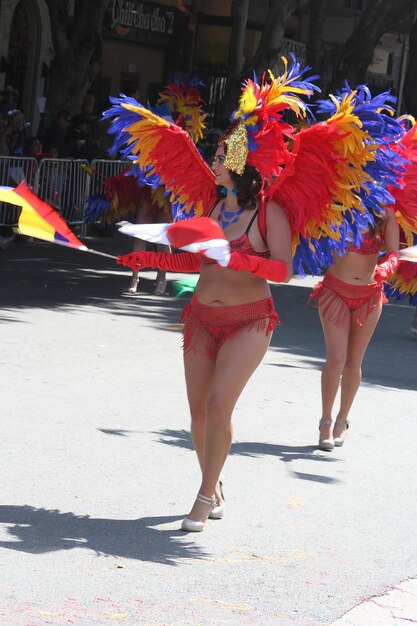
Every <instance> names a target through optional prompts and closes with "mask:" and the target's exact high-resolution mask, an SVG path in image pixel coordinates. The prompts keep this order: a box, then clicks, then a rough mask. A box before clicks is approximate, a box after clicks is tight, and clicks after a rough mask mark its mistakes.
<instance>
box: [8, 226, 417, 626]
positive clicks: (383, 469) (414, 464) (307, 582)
mask: <svg viewBox="0 0 417 626" xmlns="http://www.w3.org/2000/svg"><path fill="white" fill-rule="evenodd" d="M130 243H131V242H130V241H129V240H128V239H125V238H123V239H122V238H120V236H116V237H115V238H109V239H104V238H103V239H98V240H97V241H95V240H91V241H89V242H88V245H90V246H91V247H96V248H97V249H101V250H104V251H107V252H110V253H112V252H119V253H122V252H126V251H128V249H129V248H130ZM154 276H155V273H153V272H146V273H143V275H142V289H143V291H144V293H143V294H142V295H140V296H127V295H124V294H122V291H123V290H124V289H125V288H126V287H127V286H128V283H129V277H128V272H127V271H125V270H124V269H122V268H120V267H118V266H117V265H113V264H112V262H111V261H109V260H108V259H103V258H101V257H96V256H93V255H88V254H85V253H81V252H75V251H73V250H67V249H64V248H61V247H59V246H53V245H49V244H44V243H42V242H27V241H26V242H22V241H17V242H16V243H14V244H13V245H12V246H11V247H9V248H8V249H7V250H5V251H0V277H1V278H0V280H1V294H0V298H1V313H0V321H1V323H0V341H1V353H0V354H1V357H0V358H1V365H2V368H1V372H2V374H1V382H2V386H1V391H2V409H3V410H2V420H1V426H0V428H1V431H0V436H1V454H0V476H1V502H0V623H1V624H6V625H7V626H21V625H25V626H38V625H42V626H43V625H44V624H53V625H61V624H77V625H82V626H90V625H93V624H100V625H105V624H115V623H121V624H127V625H131V624H132V625H146V626H151V625H152V626H174V625H175V626H220V625H224V624H227V625H236V626H238V625H239V626H240V625H246V624H250V625H256V626H258V625H259V626H270V625H274V626H275V625H278V626H326V625H329V626H330V625H331V624H333V625H337V626H376V625H378V626H394V625H395V626H399V625H405V624H409V623H417V584H416V581H415V580H413V579H415V578H417V541H416V522H415V520H416V517H417V511H416V509H417V497H416V496H417V487H416V475H417V455H416V454H415V449H416V442H417V420H416V415H417V341H416V340H415V339H413V338H411V337H410V335H409V334H408V328H409V325H410V321H411V317H412V313H413V311H412V309H411V307H409V306H407V305H398V304H390V305H388V306H386V307H385V308H384V312H383V316H382V318H381V321H380V324H379V326H378V328H377V331H376V333H375V336H374V338H373V340H372V344H371V346H370V347H369V350H368V353H367V355H366V359H365V363H364V368H363V369H364V371H363V384H362V387H361V389H360V392H359V395H358V397H357V400H356V403H355V405H354V408H353V411H352V415H351V422H352V425H351V428H350V431H349V435H348V439H347V442H346V444H345V446H344V447H343V448H341V449H338V450H337V451H336V452H334V453H324V452H320V451H318V450H317V449H316V448H315V445H316V444H317V438H318V419H319V416H320V368H321V365H322V362H323V358H324V354H325V353H324V346H323V341H322V335H321V329H320V324H319V321H318V318H317V312H316V310H314V309H313V308H310V307H308V308H307V307H306V306H305V303H306V301H307V297H308V294H309V289H310V286H311V284H312V283H313V282H314V279H306V280H304V281H302V280H301V279H294V280H293V281H292V282H291V283H290V284H289V285H274V286H272V291H273V296H274V299H275V302H276V306H277V309H278V312H279V314H280V317H281V320H282V323H283V325H282V327H281V328H279V329H277V330H276V331H275V334H274V338H273V341H272V344H271V348H270V350H269V351H268V353H267V355H266V356H265V358H264V360H263V363H262V364H261V366H260V367H259V369H258V370H257V372H256V373H255V375H254V376H253V378H252V380H251V381H250V383H249V385H248V387H247V389H246V390H245V392H244V394H243V395H242V397H241V399H240V400H239V402H238V405H237V408H236V413H235V419H234V423H235V440H234V443H233V446H232V450H231V454H230V456H229V459H228V461H227V464H226V467H225V490H226V498H227V502H226V504H227V510H226V516H225V518H224V519H223V520H222V521H214V520H213V521H211V522H210V523H209V525H208V527H207V528H206V530H205V531H204V532H203V533H201V534H197V535H191V534H185V533H182V532H181V531H180V530H179V525H180V520H181V519H182V517H183V516H184V515H185V514H186V513H187V512H188V510H189V508H190V506H191V504H192V501H193V499H194V497H195V494H196V489H197V487H198V482H199V474H198V468H197V463H196V459H195V456H194V453H193V451H192V446H191V442H190V437H189V433H188V428H189V417H188V411H187V404H186V397H185V388H184V381H183V376H182V360H181V350H180V348H181V336H180V332H179V329H178V319H179V316H180V311H181V308H182V306H183V305H184V303H185V302H186V301H187V299H179V300H177V299H175V298H174V297H172V296H168V297H165V298H158V297H154V296H152V295H150V294H151V288H152V281H153V279H154ZM174 278H175V276H174Z"/></svg>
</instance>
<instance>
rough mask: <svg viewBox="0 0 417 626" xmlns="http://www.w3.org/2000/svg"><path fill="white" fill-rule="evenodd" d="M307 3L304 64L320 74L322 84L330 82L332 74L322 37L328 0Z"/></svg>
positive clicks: (312, 0)
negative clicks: (307, 21) (307, 16)
mask: <svg viewBox="0 0 417 626" xmlns="http://www.w3.org/2000/svg"><path fill="white" fill-rule="evenodd" d="M309 5H310V16H309V28H308V40H307V47H306V64H307V65H310V66H311V67H312V69H313V72H314V74H315V73H316V72H317V73H318V74H319V75H320V81H321V85H322V86H323V85H326V84H328V83H329V82H330V80H331V79H332V75H333V70H332V68H329V64H328V55H326V49H325V45H324V37H323V33H324V24H325V21H326V18H327V16H328V13H327V8H328V0H309ZM329 72H330V75H329Z"/></svg>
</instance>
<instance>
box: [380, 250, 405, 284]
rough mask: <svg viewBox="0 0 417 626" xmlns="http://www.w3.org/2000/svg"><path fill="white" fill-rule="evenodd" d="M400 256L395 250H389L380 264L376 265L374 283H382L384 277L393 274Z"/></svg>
mask: <svg viewBox="0 0 417 626" xmlns="http://www.w3.org/2000/svg"><path fill="white" fill-rule="evenodd" d="M399 261H400V257H399V256H398V254H397V253H396V252H391V253H390V254H389V255H388V256H387V258H386V260H385V261H384V262H383V263H381V264H380V265H377V266H376V269H375V274H374V280H375V282H376V283H383V282H384V280H385V279H386V278H389V277H390V276H392V275H393V273H394V272H395V270H396V269H397V267H398V263H399Z"/></svg>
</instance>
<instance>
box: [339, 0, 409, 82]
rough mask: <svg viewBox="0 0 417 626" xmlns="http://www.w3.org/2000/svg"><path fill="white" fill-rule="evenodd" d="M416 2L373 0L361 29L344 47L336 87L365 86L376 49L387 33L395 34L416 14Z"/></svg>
mask: <svg viewBox="0 0 417 626" xmlns="http://www.w3.org/2000/svg"><path fill="white" fill-rule="evenodd" d="M414 9H415V0H396V2H395V3H394V2H392V0H370V1H369V2H368V3H367V4H366V6H365V9H364V10H363V12H362V14H361V16H360V19H359V22H358V25H357V27H356V29H355V31H354V32H353V33H352V35H351V36H350V37H349V39H348V40H347V41H346V43H345V44H344V46H343V48H342V51H341V55H340V57H339V63H338V67H337V70H336V81H335V83H336V84H335V86H336V87H340V86H341V85H342V83H343V81H344V80H346V79H347V80H348V82H349V84H350V85H351V86H352V87H355V86H356V85H359V84H360V83H363V81H364V80H365V75H366V71H367V69H368V67H369V65H370V64H371V63H372V59H373V55H374V50H375V47H376V45H377V43H378V40H379V39H380V37H381V36H382V35H383V34H384V33H386V32H392V31H395V29H396V26H397V24H398V22H401V21H404V20H405V19H406V18H407V16H410V18H411V16H412V15H413V14H414Z"/></svg>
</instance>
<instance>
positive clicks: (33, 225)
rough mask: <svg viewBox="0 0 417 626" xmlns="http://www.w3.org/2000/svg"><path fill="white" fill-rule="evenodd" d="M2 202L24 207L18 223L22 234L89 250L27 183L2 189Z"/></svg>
mask: <svg viewBox="0 0 417 626" xmlns="http://www.w3.org/2000/svg"><path fill="white" fill-rule="evenodd" d="M0 202H8V203H9V204H14V205H16V206H20V207H22V211H21V213H20V217H19V220H18V222H17V227H18V231H19V233H20V234H22V235H27V236H28V237H34V238H35V239H43V240H44V241H50V242H52V243H59V244H62V245H65V246H70V247H71V248H77V249H79V250H86V249H87V248H86V246H85V245H84V244H83V243H82V242H81V241H80V240H79V239H78V238H77V237H76V236H75V235H74V233H73V232H72V231H71V230H70V228H69V227H68V225H67V223H66V221H65V220H64V219H63V218H62V217H61V216H60V215H59V213H57V211H55V209H53V208H52V207H51V206H49V204H47V203H46V202H44V201H43V200H40V198H38V197H37V196H35V194H34V193H33V192H32V191H31V190H30V189H29V187H28V186H27V184H26V183H25V182H22V183H20V185H19V186H18V187H15V188H13V187H0Z"/></svg>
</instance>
